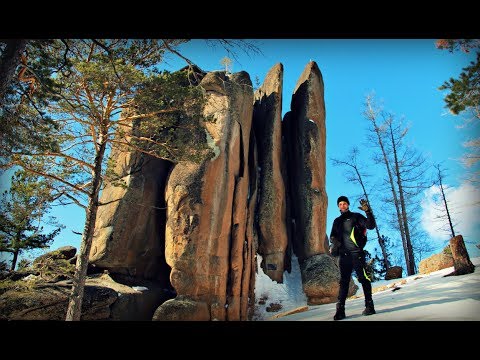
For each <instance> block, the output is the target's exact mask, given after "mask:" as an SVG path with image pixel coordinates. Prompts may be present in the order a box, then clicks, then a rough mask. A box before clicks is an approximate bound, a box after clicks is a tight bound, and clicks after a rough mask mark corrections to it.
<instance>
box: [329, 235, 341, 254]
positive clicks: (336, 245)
mask: <svg viewBox="0 0 480 360" xmlns="http://www.w3.org/2000/svg"><path fill="white" fill-rule="evenodd" d="M339 249H340V242H339V241H338V240H337V239H335V238H334V237H331V238H330V249H329V251H330V254H331V255H332V256H338V255H340V254H339Z"/></svg>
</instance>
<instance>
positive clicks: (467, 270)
mask: <svg viewBox="0 0 480 360" xmlns="http://www.w3.org/2000/svg"><path fill="white" fill-rule="evenodd" d="M450 249H451V250H452V256H453V267H454V272H453V273H451V274H449V275H465V274H471V273H473V272H474V271H475V265H473V264H472V262H471V261H470V257H469V256H468V251H467V248H466V247H465V243H464V241H463V236H462V235H457V236H455V237H453V238H451V239H450Z"/></svg>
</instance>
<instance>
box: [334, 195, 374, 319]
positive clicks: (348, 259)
mask: <svg viewBox="0 0 480 360" xmlns="http://www.w3.org/2000/svg"><path fill="white" fill-rule="evenodd" d="M360 204H361V206H360V207H359V209H361V210H363V211H365V213H366V215H367V217H365V216H363V215H362V214H359V213H356V212H351V211H350V209H349V207H350V201H349V200H348V198H347V197H346V196H340V197H339V198H338V200H337V205H338V208H339V210H340V213H341V215H340V216H339V217H337V218H336V219H335V220H334V221H333V226H332V231H331V233H330V243H331V244H332V246H331V247H330V253H331V254H332V255H333V256H340V259H339V262H338V264H339V267H340V289H339V292H338V302H337V312H336V313H335V316H334V317H333V319H334V320H342V319H344V318H345V300H346V299H347V295H348V287H349V284H350V278H351V276H352V271H353V269H355V272H356V273H357V279H358V281H359V282H360V284H362V288H363V294H364V296H365V310H364V311H363V315H372V314H375V307H374V305H373V299H372V284H371V283H370V278H369V277H368V275H367V273H366V271H365V269H366V266H365V252H364V251H363V248H364V247H365V244H366V243H367V236H366V232H367V229H370V230H372V229H374V228H375V218H374V217H373V214H372V211H371V210H370V206H369V205H368V203H367V201H365V200H363V199H362V200H360Z"/></svg>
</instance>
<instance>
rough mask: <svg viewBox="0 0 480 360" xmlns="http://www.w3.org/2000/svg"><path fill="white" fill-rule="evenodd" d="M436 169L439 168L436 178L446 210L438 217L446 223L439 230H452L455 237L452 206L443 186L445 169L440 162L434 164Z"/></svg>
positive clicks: (442, 205)
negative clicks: (450, 206) (449, 204)
mask: <svg viewBox="0 0 480 360" xmlns="http://www.w3.org/2000/svg"><path fill="white" fill-rule="evenodd" d="M434 167H435V169H436V170H437V179H436V184H437V185H438V187H439V190H440V195H441V208H442V210H443V212H444V214H443V215H439V216H438V217H437V218H438V219H440V220H442V221H443V222H444V223H443V224H442V226H441V227H440V228H439V230H446V229H448V230H447V231H449V232H450V237H452V238H453V237H455V230H454V224H453V221H452V216H451V215H450V208H449V206H448V202H447V196H446V194H445V188H444V186H443V178H444V175H443V171H442V169H441V167H440V164H436V165H434ZM447 221H448V225H446V224H445V222H447Z"/></svg>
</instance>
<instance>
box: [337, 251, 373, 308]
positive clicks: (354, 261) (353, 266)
mask: <svg viewBox="0 0 480 360" xmlns="http://www.w3.org/2000/svg"><path fill="white" fill-rule="evenodd" d="M338 265H339V267H340V291H339V294H338V302H339V303H340V304H342V305H345V300H346V299H347V296H348V287H349V285H350V278H351V276H352V271H353V270H355V272H356V273H357V279H358V281H359V282H360V284H362V288H363V294H364V296H365V303H366V302H371V301H372V284H371V283H370V279H369V278H368V275H367V273H366V266H365V253H364V252H363V251H362V252H359V253H351V254H349V253H341V254H340V259H339V261H338Z"/></svg>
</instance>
